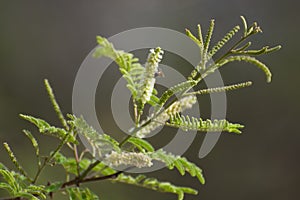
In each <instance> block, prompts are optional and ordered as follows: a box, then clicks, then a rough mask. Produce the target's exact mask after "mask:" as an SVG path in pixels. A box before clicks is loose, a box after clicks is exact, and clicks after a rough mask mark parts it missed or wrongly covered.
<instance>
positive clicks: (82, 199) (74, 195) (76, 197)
mask: <svg viewBox="0 0 300 200" xmlns="http://www.w3.org/2000/svg"><path fill="white" fill-rule="evenodd" d="M67 192H68V195H69V199H70V200H99V197H98V196H97V195H96V194H94V193H93V192H92V191H91V190H90V189H89V188H78V187H72V188H67Z"/></svg>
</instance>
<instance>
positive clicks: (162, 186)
mask: <svg viewBox="0 0 300 200" xmlns="http://www.w3.org/2000/svg"><path fill="white" fill-rule="evenodd" d="M112 181H113V182H121V183H126V184H130V185H135V186H139V187H144V188H147V189H151V190H155V191H159V192H167V193H173V194H177V196H178V200H183V198H184V194H193V195H196V194H197V193H198V191H197V190H194V189H192V188H189V187H180V186H175V185H173V184H171V183H169V182H161V181H159V180H157V179H155V178H147V177H146V176H144V175H139V176H137V177H133V176H129V175H124V174H120V175H119V176H118V177H117V178H116V179H113V180H112Z"/></svg>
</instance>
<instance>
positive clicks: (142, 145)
mask: <svg viewBox="0 0 300 200" xmlns="http://www.w3.org/2000/svg"><path fill="white" fill-rule="evenodd" d="M127 142H129V143H131V144H133V145H134V146H135V147H136V148H137V149H139V151H141V152H154V147H153V146H152V145H151V144H150V143H149V142H148V141H147V140H144V139H141V138H137V137H131V138H129V139H128V140H127Z"/></svg>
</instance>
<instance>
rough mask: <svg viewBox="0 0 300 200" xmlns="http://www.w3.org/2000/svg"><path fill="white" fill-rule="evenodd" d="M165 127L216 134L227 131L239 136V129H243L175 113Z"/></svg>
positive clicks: (227, 123)
mask: <svg viewBox="0 0 300 200" xmlns="http://www.w3.org/2000/svg"><path fill="white" fill-rule="evenodd" d="M166 125H167V126H171V127H176V128H181V129H182V130H184V131H188V130H197V131H203V132H216V131H227V132H229V133H237V134H240V133H241V131H240V129H241V128H244V126H243V125H241V124H233V123H230V122H228V121H227V120H225V119H223V120H213V121H212V120H210V119H207V120H203V119H201V118H199V119H197V118H195V117H191V118H190V117H189V116H184V115H180V114H179V113H177V114H176V115H173V116H171V118H170V122H169V123H166Z"/></svg>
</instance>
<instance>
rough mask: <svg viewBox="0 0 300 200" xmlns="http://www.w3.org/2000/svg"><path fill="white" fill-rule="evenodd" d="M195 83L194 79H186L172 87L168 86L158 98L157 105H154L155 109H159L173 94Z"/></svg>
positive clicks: (189, 87) (187, 88) (185, 89)
mask: <svg viewBox="0 0 300 200" xmlns="http://www.w3.org/2000/svg"><path fill="white" fill-rule="evenodd" d="M195 85H197V81H195V80H187V81H185V82H182V83H179V84H177V85H175V86H173V87H170V88H169V89H168V90H166V91H165V92H164V93H163V94H162V95H161V97H160V99H159V105H158V106H157V107H156V110H160V109H161V108H162V106H163V105H164V104H165V103H166V102H167V101H168V100H169V99H170V97H172V96H173V95H174V94H177V93H180V92H183V91H187V90H189V89H191V88H192V87H194V86H195Z"/></svg>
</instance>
